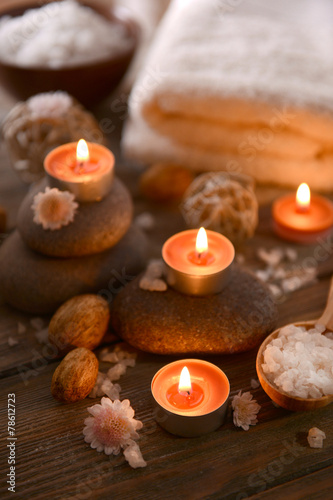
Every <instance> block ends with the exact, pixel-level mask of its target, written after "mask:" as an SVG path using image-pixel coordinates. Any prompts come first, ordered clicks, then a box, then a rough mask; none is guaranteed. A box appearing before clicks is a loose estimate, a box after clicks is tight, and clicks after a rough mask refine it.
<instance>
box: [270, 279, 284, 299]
mask: <svg viewBox="0 0 333 500" xmlns="http://www.w3.org/2000/svg"><path fill="white" fill-rule="evenodd" d="M268 288H269V290H270V292H271V294H272V295H273V297H275V298H276V299H278V298H280V297H281V295H282V290H281V288H279V287H278V285H275V284H274V283H269V284H268Z"/></svg>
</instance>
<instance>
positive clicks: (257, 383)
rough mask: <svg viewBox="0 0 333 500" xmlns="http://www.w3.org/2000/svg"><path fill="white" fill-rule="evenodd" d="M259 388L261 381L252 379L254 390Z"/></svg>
mask: <svg viewBox="0 0 333 500" xmlns="http://www.w3.org/2000/svg"><path fill="white" fill-rule="evenodd" d="M259 386H260V383H259V381H258V380H256V379H255V378H251V387H252V389H258V387H259Z"/></svg>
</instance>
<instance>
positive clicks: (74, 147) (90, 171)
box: [44, 139, 115, 202]
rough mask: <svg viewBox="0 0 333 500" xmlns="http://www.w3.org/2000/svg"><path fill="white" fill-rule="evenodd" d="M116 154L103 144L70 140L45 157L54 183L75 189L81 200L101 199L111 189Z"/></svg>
mask: <svg viewBox="0 0 333 500" xmlns="http://www.w3.org/2000/svg"><path fill="white" fill-rule="evenodd" d="M114 161H115V160H114V156H113V154H112V153H111V151H110V150H109V149H107V148H106V147H104V146H102V145H101V144H95V143H86V141H84V140H83V139H81V140H80V141H79V142H78V143H76V142H70V143H68V144H64V145H62V146H59V147H58V148H55V149H53V150H52V151H51V152H50V153H49V154H48V155H47V156H46V158H45V160H44V168H45V171H46V174H47V177H48V180H49V184H50V186H51V187H57V188H58V189H61V190H66V191H71V192H72V193H73V194H74V195H75V198H76V199H77V200H78V201H81V202H89V201H99V200H101V199H102V198H104V197H105V196H106V195H107V194H108V193H109V192H110V189H111V186H112V182H113V177H114Z"/></svg>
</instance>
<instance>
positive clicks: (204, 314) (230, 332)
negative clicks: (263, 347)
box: [111, 266, 278, 354]
mask: <svg viewBox="0 0 333 500" xmlns="http://www.w3.org/2000/svg"><path fill="white" fill-rule="evenodd" d="M139 282H140V277H138V278H136V279H135V280H134V281H132V282H131V283H129V284H128V285H127V286H126V287H125V288H124V289H123V290H122V291H121V292H120V293H119V295H118V296H117V297H116V299H115V301H114V302H113V304H112V310H111V322H112V326H113V328H114V330H115V332H116V333H117V334H118V335H120V336H121V337H122V338H123V339H124V340H126V342H128V343H129V344H131V345H132V346H133V347H136V348H138V349H141V350H142V351H147V352H152V353H156V354H185V353H194V354H231V353H236V352H242V351H247V350H249V349H252V348H254V347H256V346H257V345H258V344H260V343H261V342H262V340H263V339H264V338H265V337H266V336H267V335H268V334H269V333H270V332H271V331H272V330H273V329H274V327H275V325H276V322H277V316H278V313H277V307H276V305H275V303H274V300H273V298H272V297H271V295H270V293H269V291H268V290H267V288H266V287H265V286H264V285H263V284H261V283H260V281H259V280H258V279H257V278H255V277H254V276H253V275H252V274H250V273H248V272H246V271H244V270H241V269H240V268H238V267H236V266H235V267H234V268H233V271H232V277H231V280H230V283H229V285H228V286H227V287H226V288H225V289H224V290H223V291H222V292H221V293H219V294H217V295H210V296H206V297H195V296H187V295H183V294H181V293H179V292H177V291H175V290H173V289H172V288H168V290H167V291H165V292H149V291H145V290H141V289H140V287H139Z"/></svg>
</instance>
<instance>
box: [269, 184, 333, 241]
mask: <svg viewBox="0 0 333 500" xmlns="http://www.w3.org/2000/svg"><path fill="white" fill-rule="evenodd" d="M303 187H305V192H306V193H307V196H306V201H303V200H302V199H301V198H299V196H300V195H299V192H300V191H301V190H302V189H301V188H303ZM303 191H304V190H303ZM272 216H273V229H274V231H275V233H276V234H277V235H278V236H280V237H281V238H283V239H285V240H288V241H293V242H296V243H302V244H311V243H315V242H316V241H317V239H318V238H319V237H325V236H327V235H329V234H330V232H331V231H332V225H333V204H332V203H331V202H330V200H328V199H327V198H324V197H322V196H310V190H309V188H308V186H307V185H306V184H305V185H304V184H301V186H300V187H299V189H298V191H297V195H296V196H295V195H292V194H289V195H286V196H282V197H280V198H278V199H277V200H276V201H275V202H274V203H273V208H272Z"/></svg>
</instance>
